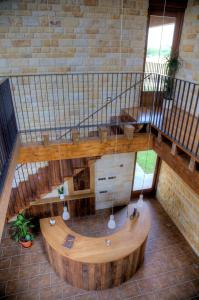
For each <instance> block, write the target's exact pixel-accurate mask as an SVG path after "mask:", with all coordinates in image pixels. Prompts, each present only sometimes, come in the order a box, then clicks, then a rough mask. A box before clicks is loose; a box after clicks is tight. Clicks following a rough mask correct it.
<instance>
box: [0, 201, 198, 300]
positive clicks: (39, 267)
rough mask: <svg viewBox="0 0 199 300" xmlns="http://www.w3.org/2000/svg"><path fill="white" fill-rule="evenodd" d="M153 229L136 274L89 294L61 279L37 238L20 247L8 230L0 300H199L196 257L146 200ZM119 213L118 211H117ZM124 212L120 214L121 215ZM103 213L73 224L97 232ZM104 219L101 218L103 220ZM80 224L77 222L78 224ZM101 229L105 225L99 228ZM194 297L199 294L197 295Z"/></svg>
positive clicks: (0, 251) (2, 248)
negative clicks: (109, 287)
mask: <svg viewBox="0 0 199 300" xmlns="http://www.w3.org/2000/svg"><path fill="white" fill-rule="evenodd" d="M149 203H150V209H151V214H152V229H151V232H150V236H149V239H148V242H147V249H146V257H145V262H144V264H143V266H142V267H141V268H140V269H139V271H138V272H137V273H136V274H135V276H134V277H133V278H132V279H131V280H130V281H128V282H126V283H125V284H123V285H121V286H120V287H118V288H114V289H110V290H104V291H98V292H95V291H94V292H88V291H83V290H79V289H76V288H73V287H72V286H70V285H69V284H67V283H65V282H64V281H63V280H61V279H60V278H59V277H58V276H57V275H56V274H55V272H54V271H53V269H52V268H51V266H50V265H49V263H48V261H47V258H46V255H45V253H44V251H43V247H42V242H41V236H38V237H37V238H36V240H35V241H34V245H33V247H32V248H31V249H23V248H21V247H20V246H18V245H17V244H16V243H15V242H13V241H12V240H10V238H9V235H8V230H7V228H6V229H5V233H4V238H3V240H2V243H1V245H0V256H1V258H0V295H1V296H0V298H1V299H2V298H3V299H4V298H5V299H17V300H23V299H24V300H31V299H34V300H36V299H41V300H45V299H48V300H52V299H56V300H57V299H68V300H106V299H107V300H108V299H111V300H118V299H120V300H121V299H137V300H138V299H139V300H151V299H153V300H162V299H165V300H166V299H167V300H183V299H199V258H197V257H196V255H194V253H193V252H192V250H191V249H190V247H189V246H188V244H187V243H186V241H185V240H184V238H183V237H182V235H181V234H180V233H179V231H178V230H177V228H176V227H175V226H174V224H173V223H172V222H171V220H170V219H169V217H168V216H167V215H166V213H165V212H164V211H163V209H162V208H161V206H160V204H159V203H158V202H157V201H156V200H152V199H151V200H150V201H149ZM122 214H123V213H122ZM123 216H124V214H123ZM107 217H108V215H107V212H105V214H98V215H97V216H96V217H95V218H93V217H92V218H91V219H90V220H87V219H86V218H85V219H81V220H78V221H77V222H73V224H72V226H73V228H75V229H76V230H79V231H81V230H82V228H83V227H84V228H91V226H89V224H92V228H93V232H91V230H89V231H88V232H87V234H89V235H92V234H94V235H98V234H99V230H98V226H99V225H96V224H98V223H101V224H102V225H101V226H102V228H103V226H104V225H103V224H105V223H106V221H107ZM102 221H103V222H102ZM78 224H79V225H78ZM104 230H106V229H105V227H104ZM197 295H198V296H197Z"/></svg>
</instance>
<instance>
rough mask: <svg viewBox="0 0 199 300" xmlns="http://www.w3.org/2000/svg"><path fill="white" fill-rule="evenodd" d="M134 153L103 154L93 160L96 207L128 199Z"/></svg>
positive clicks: (131, 181)
mask: <svg viewBox="0 0 199 300" xmlns="http://www.w3.org/2000/svg"><path fill="white" fill-rule="evenodd" d="M134 161H135V154H134V153H121V154H113V155H103V156H102V157H101V159H98V160H97V161H96V162H95V195H96V209H102V208H107V207H111V206H112V201H113V205H114V206H117V205H123V204H127V203H128V202H129V201H130V197H131V190H132V183H133V170H134Z"/></svg>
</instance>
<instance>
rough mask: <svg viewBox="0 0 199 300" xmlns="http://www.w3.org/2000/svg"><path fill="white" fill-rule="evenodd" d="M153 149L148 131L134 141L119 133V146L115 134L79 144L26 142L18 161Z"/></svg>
mask: <svg viewBox="0 0 199 300" xmlns="http://www.w3.org/2000/svg"><path fill="white" fill-rule="evenodd" d="M148 141H149V149H152V139H151V140H149V134H148V133H138V134H135V135H134V138H133V141H132V140H128V139H127V138H126V137H125V136H124V135H118V138H117V146H116V139H115V136H109V137H108V139H107V142H105V143H102V142H101V141H100V139H99V138H87V139H86V140H80V142H79V144H78V145H74V144H72V143H64V142H63V143H60V142H57V143H49V145H48V146H47V147H44V146H43V145H41V143H35V144H26V145H22V146H21V148H20V153H19V157H18V163H28V162H41V161H46V160H47V161H52V160H59V159H73V158H80V157H93V156H102V155H105V154H113V153H128V152H137V151H144V150H147V149H148Z"/></svg>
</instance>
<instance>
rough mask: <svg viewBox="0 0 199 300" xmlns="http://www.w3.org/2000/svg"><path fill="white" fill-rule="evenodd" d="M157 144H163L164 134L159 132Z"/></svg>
mask: <svg viewBox="0 0 199 300" xmlns="http://www.w3.org/2000/svg"><path fill="white" fill-rule="evenodd" d="M157 142H158V144H159V145H160V144H161V143H162V134H161V132H160V131H158V136H157Z"/></svg>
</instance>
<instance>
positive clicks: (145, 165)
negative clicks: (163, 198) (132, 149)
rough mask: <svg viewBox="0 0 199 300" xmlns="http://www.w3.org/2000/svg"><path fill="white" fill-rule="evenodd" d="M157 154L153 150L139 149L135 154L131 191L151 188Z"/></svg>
mask: <svg viewBox="0 0 199 300" xmlns="http://www.w3.org/2000/svg"><path fill="white" fill-rule="evenodd" d="M156 165H157V154H156V153H155V152H154V151H153V150H148V151H139V152H137V155H136V163H135V172H134V181H133V191H140V190H149V189H152V188H153V183H154V176H155V174H156Z"/></svg>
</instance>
